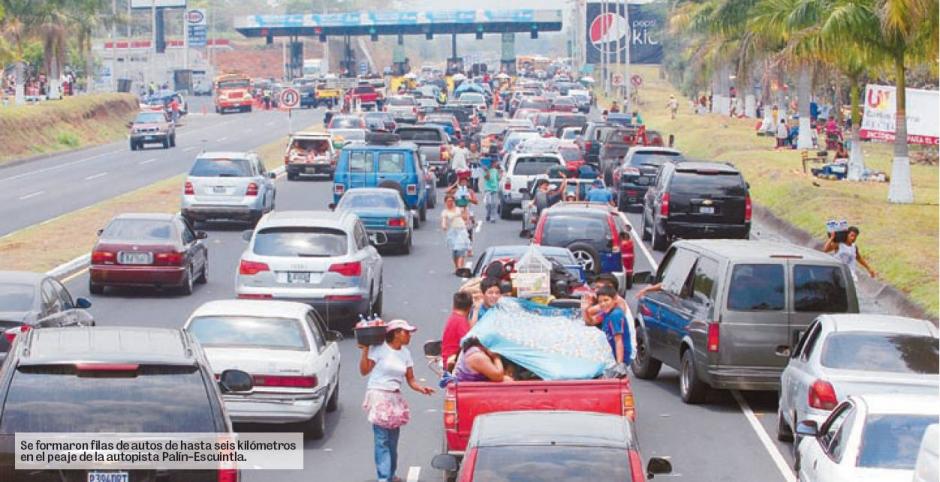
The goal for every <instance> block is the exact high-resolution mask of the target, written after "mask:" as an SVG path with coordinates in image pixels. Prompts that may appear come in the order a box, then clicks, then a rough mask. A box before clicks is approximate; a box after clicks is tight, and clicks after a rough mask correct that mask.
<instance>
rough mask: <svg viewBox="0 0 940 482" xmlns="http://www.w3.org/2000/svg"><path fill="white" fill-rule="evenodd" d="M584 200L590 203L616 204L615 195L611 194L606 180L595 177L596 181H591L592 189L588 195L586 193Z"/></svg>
mask: <svg viewBox="0 0 940 482" xmlns="http://www.w3.org/2000/svg"><path fill="white" fill-rule="evenodd" d="M584 200H585V201H587V202H589V203H597V204H607V205H610V206H615V204H614V195H613V194H611V192H610V190H609V189H607V188H605V187H604V181H603V180H602V179H595V180H594V182H593V183H591V189H590V190H589V191H588V192H587V195H585V197H584Z"/></svg>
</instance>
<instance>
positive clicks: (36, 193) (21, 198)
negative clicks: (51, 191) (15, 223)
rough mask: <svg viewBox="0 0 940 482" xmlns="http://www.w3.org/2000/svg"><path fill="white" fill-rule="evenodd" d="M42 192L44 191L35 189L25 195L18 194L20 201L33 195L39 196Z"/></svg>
mask: <svg viewBox="0 0 940 482" xmlns="http://www.w3.org/2000/svg"><path fill="white" fill-rule="evenodd" d="M44 192H46V191H36V192H31V193H29V194H27V195H25V196H20V201H23V200H26V199H29V198H33V197H36V196H39V195H41V194H42V193H44Z"/></svg>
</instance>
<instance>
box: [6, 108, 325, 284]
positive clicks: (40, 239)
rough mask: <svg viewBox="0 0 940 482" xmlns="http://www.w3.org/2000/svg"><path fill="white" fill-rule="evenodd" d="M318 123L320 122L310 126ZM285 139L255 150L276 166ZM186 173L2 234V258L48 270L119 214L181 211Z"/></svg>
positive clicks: (77, 252) (17, 266)
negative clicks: (181, 191) (181, 193)
mask: <svg viewBox="0 0 940 482" xmlns="http://www.w3.org/2000/svg"><path fill="white" fill-rule="evenodd" d="M317 126H319V124H317V125H316V126H310V127H309V129H311V130H313V129H315V127H317ZM286 142H287V137H286V136H285V137H282V138H280V139H278V140H276V141H274V142H271V143H268V144H265V145H263V146H261V147H259V148H257V149H255V152H257V153H258V154H259V155H260V156H261V158H262V159H263V160H264V164H265V166H267V167H268V168H269V169H274V168H276V167H279V166H281V165H282V164H283V162H284V157H283V156H284V148H285V144H286ZM185 177H186V176H185V175H184V174H181V175H179V176H175V177H171V178H168V179H164V180H162V181H158V182H156V183H154V184H151V185H149V186H145V187H142V188H140V189H137V190H135V191H131V192H128V193H126V194H122V195H120V196H117V197H114V198H112V199H108V200H106V201H101V202H99V203H97V204H94V205H91V206H88V207H85V208H82V209H78V210H75V211H72V212H69V213H66V214H63V215H61V216H58V217H56V218H53V219H50V220H48V221H45V222H43V223H40V224H36V225H33V226H30V227H28V228H24V229H21V230H18V231H14V232H12V233H10V234H7V235H6V236H3V237H0V261H2V264H3V266H4V269H8V270H23V271H36V272H46V271H49V270H51V269H52V268H55V267H56V266H58V265H60V264H62V263H65V262H68V261H71V260H72V259H75V258H76V257H78V256H81V255H83V254H87V253H90V252H91V248H92V246H94V243H95V240H96V238H97V234H96V233H97V231H98V229H101V228H103V227H104V226H105V224H107V222H108V221H109V220H110V219H111V218H113V217H114V216H116V215H118V214H121V213H128V212H159V213H174V212H177V211H178V210H179V206H180V190H181V189H182V185H183V182H184V180H185ZM210 240H211V238H210Z"/></svg>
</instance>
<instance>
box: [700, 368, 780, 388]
mask: <svg viewBox="0 0 940 482" xmlns="http://www.w3.org/2000/svg"><path fill="white" fill-rule="evenodd" d="M707 371H708V380H707V381H708V382H709V385H711V386H712V388H717V389H720V390H779V389H780V374H781V373H783V368H746V367H721V366H719V367H709V368H708V370H707Z"/></svg>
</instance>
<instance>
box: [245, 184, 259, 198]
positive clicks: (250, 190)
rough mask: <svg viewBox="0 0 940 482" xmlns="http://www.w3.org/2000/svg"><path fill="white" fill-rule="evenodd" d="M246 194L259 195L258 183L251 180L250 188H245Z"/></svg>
mask: <svg viewBox="0 0 940 482" xmlns="http://www.w3.org/2000/svg"><path fill="white" fill-rule="evenodd" d="M245 195H246V196H257V195H258V185H257V184H255V183H253V182H250V183H248V189H246V190H245Z"/></svg>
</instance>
